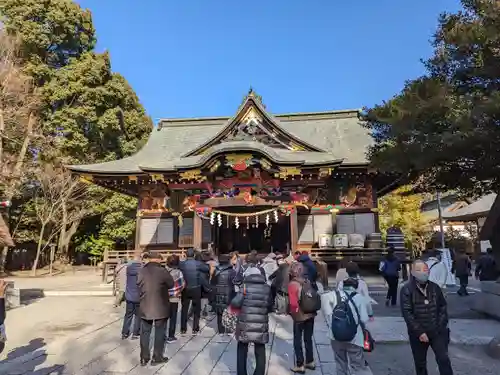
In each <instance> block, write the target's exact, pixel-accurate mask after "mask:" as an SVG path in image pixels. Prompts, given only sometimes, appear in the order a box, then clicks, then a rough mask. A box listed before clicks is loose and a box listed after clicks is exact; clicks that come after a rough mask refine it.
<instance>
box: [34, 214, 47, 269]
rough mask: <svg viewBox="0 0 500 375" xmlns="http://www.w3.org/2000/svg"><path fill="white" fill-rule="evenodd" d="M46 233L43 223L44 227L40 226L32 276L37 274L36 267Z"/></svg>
mask: <svg viewBox="0 0 500 375" xmlns="http://www.w3.org/2000/svg"><path fill="white" fill-rule="evenodd" d="M44 233H45V224H42V227H41V228H40V234H39V236H38V246H37V248H36V256H35V261H34V262H33V267H32V268H31V276H36V269H37V267H38V261H39V259H40V253H41V252H42V242H43V235H44Z"/></svg>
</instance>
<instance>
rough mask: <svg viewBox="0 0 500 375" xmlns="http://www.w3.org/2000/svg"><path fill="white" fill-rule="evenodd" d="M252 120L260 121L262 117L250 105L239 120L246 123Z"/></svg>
mask: <svg viewBox="0 0 500 375" xmlns="http://www.w3.org/2000/svg"><path fill="white" fill-rule="evenodd" d="M252 121H257V122H262V118H261V117H260V115H259V114H258V113H257V111H256V110H255V108H254V107H250V108H249V109H248V111H247V112H246V113H245V115H244V116H243V118H242V119H241V122H243V123H244V124H248V123H250V122H252Z"/></svg>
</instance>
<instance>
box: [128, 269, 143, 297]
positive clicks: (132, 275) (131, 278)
mask: <svg viewBox="0 0 500 375" xmlns="http://www.w3.org/2000/svg"><path fill="white" fill-rule="evenodd" d="M126 267H127V270H126V273H127V281H126V284H125V300H127V301H130V302H139V287H138V286H137V275H138V274H139V270H140V269H141V267H142V264H141V263H140V262H136V261H133V262H130V263H128V264H127V266H126Z"/></svg>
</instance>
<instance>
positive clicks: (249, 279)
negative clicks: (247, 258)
mask: <svg viewBox="0 0 500 375" xmlns="http://www.w3.org/2000/svg"><path fill="white" fill-rule="evenodd" d="M241 293H243V303H242V306H241V311H240V314H239V316H238V322H237V324H236V340H237V341H238V348H237V357H236V363H237V364H236V368H237V375H247V356H248V345H249V344H250V343H253V344H254V350H255V372H254V375H264V373H265V372H266V344H267V343H268V341H269V312H270V311H271V308H272V303H273V302H272V298H271V287H270V286H269V285H268V284H267V283H266V278H265V276H263V275H262V274H261V272H260V270H259V269H258V268H257V267H256V266H254V265H251V266H249V268H247V270H246V271H245V277H244V279H243V284H242V290H241Z"/></svg>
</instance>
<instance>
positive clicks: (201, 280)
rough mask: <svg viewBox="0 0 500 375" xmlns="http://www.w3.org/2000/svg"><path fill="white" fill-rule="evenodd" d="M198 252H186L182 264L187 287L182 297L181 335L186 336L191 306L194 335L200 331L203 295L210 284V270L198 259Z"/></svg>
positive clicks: (180, 267) (189, 250)
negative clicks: (204, 288)
mask: <svg viewBox="0 0 500 375" xmlns="http://www.w3.org/2000/svg"><path fill="white" fill-rule="evenodd" d="M196 255H197V254H196V252H195V250H194V249H193V248H189V249H188V250H187V252H186V256H187V259H186V260H185V261H183V262H181V263H180V265H179V269H180V270H181V272H182V275H183V277H184V281H185V282H186V287H185V288H184V290H183V291H182V295H181V335H184V334H186V331H187V321H188V313H189V306H190V305H191V304H192V306H193V335H196V334H197V333H198V332H199V330H200V313H201V293H202V290H203V287H204V286H205V287H206V284H207V283H208V275H209V272H210V269H209V267H208V265H207V264H206V263H203V262H202V261H201V260H199V259H196V258H195V256H196Z"/></svg>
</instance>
